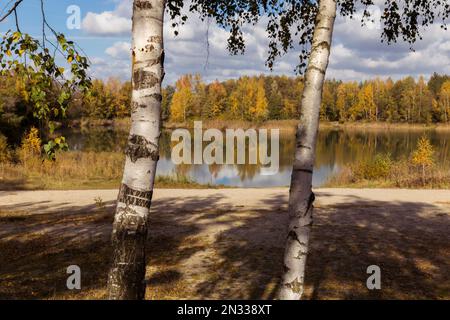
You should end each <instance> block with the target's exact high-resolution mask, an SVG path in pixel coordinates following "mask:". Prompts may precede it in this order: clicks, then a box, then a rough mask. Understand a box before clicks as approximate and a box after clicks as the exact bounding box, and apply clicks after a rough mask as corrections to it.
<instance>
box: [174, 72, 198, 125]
mask: <svg viewBox="0 0 450 320" xmlns="http://www.w3.org/2000/svg"><path fill="white" fill-rule="evenodd" d="M192 81H193V79H192V75H185V76H182V77H181V78H180V79H179V80H178V81H177V83H176V90H175V93H174V94H173V96H172V101H171V105H170V120H171V121H173V122H186V120H187V118H188V117H189V115H190V114H191V113H192V107H193V93H192V90H193V88H192Z"/></svg>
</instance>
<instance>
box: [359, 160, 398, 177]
mask: <svg viewBox="0 0 450 320" xmlns="http://www.w3.org/2000/svg"><path fill="white" fill-rule="evenodd" d="M392 164H393V162H392V159H391V156H390V154H378V155H376V156H375V158H374V159H373V160H368V161H364V162H359V163H357V164H356V165H355V166H353V167H352V171H353V173H354V175H355V178H356V179H357V180H376V179H380V178H386V177H388V176H389V174H390V172H391V168H392Z"/></svg>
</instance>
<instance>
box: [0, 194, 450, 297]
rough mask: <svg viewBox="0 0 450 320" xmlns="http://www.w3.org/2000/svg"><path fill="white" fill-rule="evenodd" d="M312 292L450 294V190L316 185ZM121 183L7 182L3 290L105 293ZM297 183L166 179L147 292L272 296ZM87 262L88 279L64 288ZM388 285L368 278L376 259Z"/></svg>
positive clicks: (8, 293) (2, 293) (156, 206)
mask: <svg viewBox="0 0 450 320" xmlns="http://www.w3.org/2000/svg"><path fill="white" fill-rule="evenodd" d="M315 191H316V194H317V201H316V205H315V208H316V209H315V213H314V214H315V223H314V226H313V231H312V239H311V251H310V254H309V256H308V262H307V275H306V284H307V287H306V292H305V298H306V299H450V241H449V240H450V217H449V215H450V192H449V190H401V189H395V190H390V189H318V190H315ZM116 196H117V190H78V191H1V192H0V261H1V262H2V263H1V264H0V299H23V298H38V299H101V298H104V297H105V284H106V276H107V271H108V267H109V264H110V258H111V248H110V233H111V225H112V219H113V211H114V200H115V198H116ZM287 196H288V190H287V189H286V188H279V189H203V190H189V189H179V190H177V189H158V190H155V194H154V203H153V207H152V214H151V218H150V228H151V229H150V234H149V240H148V252H147V253H148V254H147V255H148V262H147V265H148V267H147V279H146V280H147V284H148V285H147V294H146V298H148V299H181V298H193V299H212V298H221V299H233V298H234V299H247V298H253V299H271V298H274V295H275V293H276V290H277V284H278V279H279V275H280V272H281V266H282V263H281V258H282V254H283V246H284V239H285V226H286V221H287V211H286V203H287ZM72 264H76V265H78V266H80V268H81V272H82V290H81V291H69V290H68V289H67V288H66V279H67V277H68V274H67V273H66V268H67V267H68V266H69V265H72ZM373 264H375V265H378V266H380V268H381V285H382V289H381V290H375V291H370V290H368V289H367V288H366V279H367V277H368V276H369V275H368V274H367V273H366V269H367V267H368V266H369V265H373Z"/></svg>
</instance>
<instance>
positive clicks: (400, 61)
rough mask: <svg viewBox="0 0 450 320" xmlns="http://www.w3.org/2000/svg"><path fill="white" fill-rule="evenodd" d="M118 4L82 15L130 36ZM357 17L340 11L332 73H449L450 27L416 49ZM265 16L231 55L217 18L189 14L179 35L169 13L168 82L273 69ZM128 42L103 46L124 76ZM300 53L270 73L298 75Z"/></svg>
mask: <svg viewBox="0 0 450 320" xmlns="http://www.w3.org/2000/svg"><path fill="white" fill-rule="evenodd" d="M382 2H383V1H378V0H377V3H382ZM116 4H117V5H116V8H115V9H114V10H113V11H105V12H102V13H88V15H87V16H86V17H85V19H84V20H83V28H84V29H85V31H86V32H88V33H91V34H97V35H98V34H101V35H123V34H127V35H129V36H130V39H131V34H130V33H129V31H130V29H131V19H130V17H131V8H132V1H131V0H117V3H116ZM373 13H374V14H375V17H376V18H378V19H379V17H380V14H381V12H380V10H378V9H375V10H374V11H373ZM356 17H357V18H356V19H355V20H349V19H347V18H342V17H339V18H338V19H337V20H336V24H335V31H334V36H333V47H332V53H331V57H330V65H329V70H328V72H327V76H328V78H336V79H342V80H357V81H360V80H364V79H368V78H372V77H376V76H380V77H389V76H390V77H392V78H394V79H396V78H401V77H404V76H407V75H412V76H415V77H418V76H419V75H425V76H429V75H431V74H432V73H433V72H435V71H436V72H440V73H445V72H446V73H450V55H449V54H448V53H449V51H450V32H448V31H445V30H443V29H441V28H440V27H439V25H434V26H431V27H430V28H429V29H428V30H427V31H425V32H423V36H424V40H422V41H419V42H418V43H416V44H415V45H414V49H415V52H413V51H411V50H410V47H409V45H408V44H405V43H403V42H400V43H397V44H393V45H390V46H388V45H387V44H384V43H381V41H380V39H381V29H380V27H379V25H378V24H376V23H375V24H370V23H369V25H368V26H366V27H361V22H360V20H359V19H358V17H360V15H356ZM264 22H266V20H264V19H263V20H262V23H259V24H258V25H256V26H245V27H244V29H243V31H244V37H245V39H246V54H245V55H243V56H241V55H238V56H230V55H229V53H228V51H227V49H226V46H227V38H228V32H227V31H225V30H223V29H221V28H219V27H217V26H216V25H215V24H214V23H211V24H210V26H209V30H208V25H207V23H206V22H201V21H199V19H198V18H197V17H196V16H194V15H190V17H189V19H188V21H187V23H186V25H184V26H182V27H180V29H179V32H180V35H179V36H177V37H175V36H174V33H173V29H172V28H171V22H170V21H169V19H168V17H166V20H165V24H164V28H165V30H164V35H165V38H164V40H165V50H166V63H165V69H166V83H173V82H174V81H175V80H176V79H177V78H178V77H179V76H180V75H182V74H185V73H200V74H202V76H203V78H204V79H205V80H206V81H212V80H215V79H219V80H224V79H228V78H236V77H240V76H242V75H254V74H261V73H266V74H270V71H269V70H268V69H267V67H266V66H265V59H266V57H267V48H268V47H267V44H268V40H267V35H266V32H265V27H266V24H265V23H264ZM207 34H208V39H207V37H206V35H207ZM207 40H208V41H207ZM208 45H209V47H208ZM129 47H130V44H129V43H128V42H116V43H113V44H112V45H111V46H110V47H109V48H107V49H106V50H105V53H106V54H107V55H108V56H109V57H112V58H114V59H113V61H109V60H110V59H105V60H106V61H105V62H104V63H106V64H108V63H109V64H111V65H110V66H109V67H106V66H105V68H109V69H118V70H119V69H120V71H119V72H118V74H122V75H124V77H125V79H128V77H129V73H130V72H129V71H127V72H125V68H126V67H129ZM207 49H208V50H209V55H208V53H207V51H208V50H207ZM298 53H299V52H298V50H297V51H296V50H295V49H294V50H292V51H290V52H289V53H288V54H286V55H285V56H283V57H281V58H279V59H278V60H277V62H276V64H275V66H274V71H273V73H272V74H287V75H294V72H293V71H294V69H295V66H296V65H297V63H298ZM120 64H122V67H120V66H119V65H120ZM103 73H105V72H103ZM98 74H99V73H98Z"/></svg>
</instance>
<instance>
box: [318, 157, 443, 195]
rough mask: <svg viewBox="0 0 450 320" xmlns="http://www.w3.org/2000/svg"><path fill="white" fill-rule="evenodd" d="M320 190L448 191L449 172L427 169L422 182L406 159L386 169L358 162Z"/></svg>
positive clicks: (416, 171) (331, 179) (414, 167)
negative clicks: (408, 189) (386, 189)
mask: <svg viewBox="0 0 450 320" xmlns="http://www.w3.org/2000/svg"><path fill="white" fill-rule="evenodd" d="M368 166H369V169H368V168H367V167H368ZM383 171H385V172H383ZM323 187H325V188H337V187H339V188H410V189H415V188H420V189H449V188H450V172H449V170H448V169H445V168H440V167H438V166H431V167H429V168H427V170H426V175H425V179H424V177H423V176H422V171H421V169H420V168H418V167H417V166H414V165H411V164H410V163H409V161H406V160H403V161H398V162H395V163H393V164H392V165H390V166H389V168H377V167H376V166H372V165H370V164H368V163H357V164H355V165H353V166H349V167H346V168H342V169H341V170H340V172H339V173H338V174H336V175H334V176H332V177H331V178H330V179H329V180H328V181H327V182H326V183H325V184H324V185H323Z"/></svg>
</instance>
